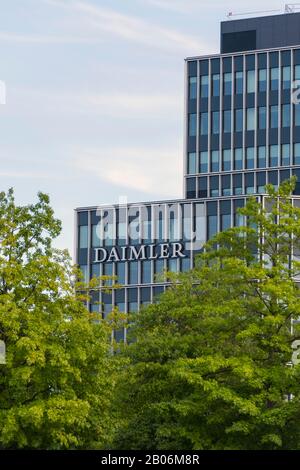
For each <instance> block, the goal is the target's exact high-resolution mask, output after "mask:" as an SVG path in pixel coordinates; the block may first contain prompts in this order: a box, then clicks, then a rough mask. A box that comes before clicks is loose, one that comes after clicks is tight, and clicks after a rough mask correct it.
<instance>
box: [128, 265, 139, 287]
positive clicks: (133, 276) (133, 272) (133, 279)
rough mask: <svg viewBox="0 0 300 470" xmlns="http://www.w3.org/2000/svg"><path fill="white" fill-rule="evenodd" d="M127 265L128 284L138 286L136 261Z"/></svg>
mask: <svg viewBox="0 0 300 470" xmlns="http://www.w3.org/2000/svg"><path fill="white" fill-rule="evenodd" d="M128 265H129V284H138V265H139V264H138V261H130V263H128Z"/></svg>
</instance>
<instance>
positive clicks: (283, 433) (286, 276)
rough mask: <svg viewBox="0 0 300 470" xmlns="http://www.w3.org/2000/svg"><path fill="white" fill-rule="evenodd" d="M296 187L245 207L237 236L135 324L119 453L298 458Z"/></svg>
mask: <svg viewBox="0 0 300 470" xmlns="http://www.w3.org/2000/svg"><path fill="white" fill-rule="evenodd" d="M294 185H295V181H294V180H292V181H290V182H287V183H285V184H283V185H282V186H281V187H280V188H279V190H278V192H276V191H275V190H274V188H272V187H268V197H265V198H264V200H263V201H258V200H257V199H255V198H252V199H249V202H248V204H247V206H246V207H245V208H244V209H242V210H241V214H242V215H243V216H244V218H245V222H246V223H245V226H244V227H235V228H233V229H230V230H228V231H227V232H224V233H221V234H218V235H217V236H216V237H215V238H214V239H213V240H212V241H211V242H209V243H208V244H207V246H206V249H205V252H204V253H203V254H202V255H200V256H199V259H198V261H197V266H196V268H195V269H194V270H192V271H191V272H189V273H182V274H179V275H178V276H174V275H170V282H171V287H170V288H169V289H168V290H167V292H166V293H165V294H164V295H163V296H162V297H161V299H160V302H159V303H157V304H154V305H151V306H149V307H148V308H147V309H145V310H143V311H142V312H141V313H140V314H139V315H137V317H136V321H135V323H134V325H133V335H134V337H135V339H136V341H134V342H133V343H132V344H130V345H129V346H128V347H127V348H125V351H124V356H125V357H126V359H127V368H126V369H124V371H123V373H122V374H121V376H120V382H119V385H118V387H117V389H118V395H117V398H116V408H117V409H118V410H119V413H120V425H119V429H118V432H117V436H116V439H115V447H116V448H122V449H125V448H129V449H187V450H190V449H198V450H199V449H300V430H299V424H298V423H299V419H300V366H293V367H292V366H291V365H288V364H289V363H290V361H291V356H292V349H291V344H292V343H293V341H294V340H295V339H299V330H298V331H297V327H295V328H294V329H293V332H291V322H292V319H295V318H299V317H300V299H299V287H298V285H297V283H296V282H295V280H294V279H295V278H299V272H300V265H299V262H298V261H297V258H295V259H294V260H293V259H291V257H290V254H291V250H292V245H293V250H294V253H295V255H297V253H300V251H299V249H300V246H299V245H300V209H299V208H298V207H294V206H293V205H292V203H291V200H290V195H291V194H292V191H293V188H294ZM288 396H289V397H291V396H292V397H293V399H292V400H289V399H288Z"/></svg>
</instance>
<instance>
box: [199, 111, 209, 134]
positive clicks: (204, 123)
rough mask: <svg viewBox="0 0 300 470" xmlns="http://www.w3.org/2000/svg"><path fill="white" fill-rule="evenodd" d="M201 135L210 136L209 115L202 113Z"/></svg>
mask: <svg viewBox="0 0 300 470" xmlns="http://www.w3.org/2000/svg"><path fill="white" fill-rule="evenodd" d="M200 134H201V135H207V134H208V113H200Z"/></svg>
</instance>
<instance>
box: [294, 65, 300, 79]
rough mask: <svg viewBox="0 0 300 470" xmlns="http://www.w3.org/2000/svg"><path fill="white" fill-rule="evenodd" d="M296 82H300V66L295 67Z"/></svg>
mask: <svg viewBox="0 0 300 470" xmlns="http://www.w3.org/2000/svg"><path fill="white" fill-rule="evenodd" d="M295 80H300V65H295Z"/></svg>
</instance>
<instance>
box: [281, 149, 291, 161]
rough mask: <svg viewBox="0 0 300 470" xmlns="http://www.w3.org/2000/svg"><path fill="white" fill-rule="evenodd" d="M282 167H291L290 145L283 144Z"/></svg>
mask: <svg viewBox="0 0 300 470" xmlns="http://www.w3.org/2000/svg"><path fill="white" fill-rule="evenodd" d="M281 165H282V166H287V165H290V144H283V145H282V146H281Z"/></svg>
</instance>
